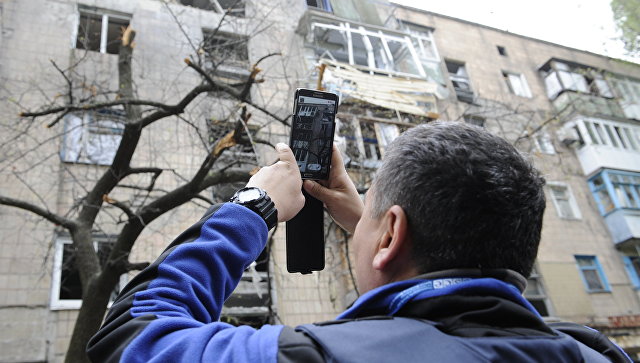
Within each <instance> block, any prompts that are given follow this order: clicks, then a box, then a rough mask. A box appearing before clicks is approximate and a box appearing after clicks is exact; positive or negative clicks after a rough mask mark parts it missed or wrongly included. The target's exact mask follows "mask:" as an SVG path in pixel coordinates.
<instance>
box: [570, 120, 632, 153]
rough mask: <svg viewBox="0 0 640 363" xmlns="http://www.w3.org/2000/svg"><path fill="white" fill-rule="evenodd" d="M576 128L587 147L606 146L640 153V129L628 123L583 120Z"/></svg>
mask: <svg viewBox="0 0 640 363" xmlns="http://www.w3.org/2000/svg"><path fill="white" fill-rule="evenodd" d="M576 126H577V128H578V131H579V132H580V134H581V136H582V139H583V140H584V142H585V144H587V145H599V146H606V147H611V148H616V149H621V150H625V151H635V152H638V153H640V127H639V126H636V125H631V124H628V123H622V122H615V121H608V120H601V119H591V118H583V119H580V120H577V121H576Z"/></svg>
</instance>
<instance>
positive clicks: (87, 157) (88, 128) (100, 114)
mask: <svg viewBox="0 0 640 363" xmlns="http://www.w3.org/2000/svg"><path fill="white" fill-rule="evenodd" d="M124 125H125V117H124V113H123V112H121V111H116V110H111V109H103V110H100V111H96V112H86V113H84V114H83V115H75V114H69V115H67V116H66V117H65V127H64V138H63V142H62V148H61V150H60V158H61V159H62V161H64V162H68V163H81V164H97V165H110V164H111V162H112V161H113V158H114V156H115V155H116V151H117V150H118V147H119V146H120V140H121V139H122V133H123V132H124Z"/></svg>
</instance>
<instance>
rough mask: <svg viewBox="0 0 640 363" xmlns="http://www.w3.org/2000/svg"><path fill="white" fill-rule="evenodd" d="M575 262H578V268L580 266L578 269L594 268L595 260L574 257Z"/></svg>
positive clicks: (587, 257)
mask: <svg viewBox="0 0 640 363" xmlns="http://www.w3.org/2000/svg"><path fill="white" fill-rule="evenodd" d="M576 261H578V266H580V267H595V266H596V260H595V258H593V257H589V256H578V257H576Z"/></svg>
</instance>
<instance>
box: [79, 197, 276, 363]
mask: <svg viewBox="0 0 640 363" xmlns="http://www.w3.org/2000/svg"><path fill="white" fill-rule="evenodd" d="M267 232H268V231H267V226H266V224H265V223H264V221H263V220H262V218H260V217H259V216H258V215H257V214H256V213H254V212H252V211H250V210H249V209H247V208H245V207H243V206H240V205H236V204H233V203H226V204H220V205H216V206H213V207H212V208H211V209H209V211H207V213H206V214H205V216H204V217H203V218H202V219H201V220H200V221H199V222H198V223H196V224H194V225H193V226H191V227H190V228H189V229H187V230H186V231H185V232H184V233H182V234H181V235H180V236H178V238H177V239H176V240H175V241H174V242H173V243H171V245H169V247H168V248H167V249H166V250H165V251H164V252H163V253H162V255H161V256H160V257H159V258H158V259H157V260H156V261H155V262H154V263H153V264H152V265H150V266H149V267H147V268H146V269H145V270H143V271H142V272H141V273H140V274H138V275H137V276H136V277H135V278H134V279H132V281H131V282H130V283H129V284H128V285H127V286H126V287H125V289H124V290H123V291H122V292H121V293H120V295H119V296H118V299H117V300H116V301H115V302H114V304H113V306H112V307H111V309H110V311H109V313H108V315H107V317H106V319H105V322H104V324H103V326H102V328H101V329H100V330H99V331H98V333H97V334H96V335H95V336H94V337H93V338H92V339H91V340H90V342H89V345H88V349H87V353H88V354H89V357H90V358H91V360H92V361H94V362H118V361H122V362H167V361H171V362H190V363H193V362H200V361H207V362H229V361H234V362H275V361H276V357H277V348H278V336H279V334H280V331H281V329H282V327H281V326H270V325H267V326H264V327H262V328H261V329H259V330H255V329H253V328H251V327H247V326H242V327H233V326H231V325H229V324H226V323H221V322H219V321H218V319H219V317H220V311H221V309H222V305H223V303H224V301H225V300H226V299H227V298H228V297H229V295H230V294H231V293H232V292H233V290H234V289H235V288H236V286H237V285H238V282H239V281H240V278H241V277H242V273H243V271H244V270H245V268H246V267H247V266H248V265H249V264H250V263H251V262H253V261H254V260H255V259H256V258H257V257H258V255H259V254H260V252H261V251H262V249H263V248H264V246H265V244H266V240H267Z"/></svg>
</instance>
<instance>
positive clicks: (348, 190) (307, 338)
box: [88, 122, 628, 362]
mask: <svg viewBox="0 0 640 363" xmlns="http://www.w3.org/2000/svg"><path fill="white" fill-rule="evenodd" d="M277 151H278V154H279V158H280V161H279V162H278V163H276V164H274V165H272V166H270V167H266V168H262V169H261V170H260V171H259V172H258V173H257V174H256V175H254V176H253V177H252V178H251V180H250V181H249V183H248V184H247V187H249V189H246V188H245V189H242V190H240V191H239V192H238V193H236V197H234V199H232V201H233V202H230V203H225V204H221V205H216V206H213V207H212V208H211V209H210V210H209V211H208V212H207V214H206V215H205V216H204V218H203V219H202V220H200V221H199V222H198V223H196V224H195V225H194V226H192V227H191V228H189V229H188V230H187V231H185V232H184V233H183V234H181V235H180V236H179V237H178V238H177V239H176V240H175V241H174V242H173V243H172V244H171V245H170V246H169V247H168V249H167V250H166V251H165V252H164V253H163V254H162V255H161V256H160V258H159V259H158V260H157V261H156V262H155V263H154V264H153V265H151V266H150V267H149V268H147V269H145V270H144V271H143V272H141V273H140V274H139V275H138V276H136V277H135V278H134V279H133V280H132V281H131V283H129V285H128V286H127V287H126V288H125V289H124V290H123V291H122V293H121V294H120V296H119V298H118V300H117V301H116V302H115V303H114V304H113V307H112V308H111V310H110V312H109V314H108V316H107V318H106V321H105V323H104V326H103V327H102V329H101V330H100V331H99V332H98V333H97V334H96V336H95V337H94V338H93V339H92V340H91V342H90V343H89V348H88V353H89V356H90V357H91V358H92V359H93V360H94V361H126V362H129V361H139V362H148V361H157V362H165V361H166V362H168V361H189V362H198V361H205V362H275V361H278V362H289V361H298V362H322V361H338V362H343V361H350V362H388V361H394V362H396V361H398V362H413V361H434V362H441V361H538V362H543V361H544V362H547V361H570V362H579V361H588V362H599V361H603V362H606V361H609V360H612V361H628V357H626V355H625V354H624V352H622V351H621V350H620V349H619V348H618V347H617V346H615V345H614V344H613V343H611V342H610V341H608V340H607V339H606V338H604V337H603V336H602V334H600V333H598V332H596V331H593V330H590V329H588V328H584V327H580V326H577V325H563V326H559V327H558V328H561V329H560V330H562V331H564V332H560V331H559V330H558V329H552V328H550V327H549V326H548V325H546V324H545V323H544V322H543V321H542V319H541V318H540V316H539V315H538V314H537V312H536V311H535V309H534V308H533V307H532V306H531V305H530V304H529V303H528V302H527V301H526V300H525V299H524V298H523V297H522V295H521V294H522V291H523V290H524V288H525V284H526V279H525V277H524V276H528V275H529V274H530V272H531V269H532V266H533V263H534V260H535V256H536V253H537V248H538V243H539V241H540V229H541V226H542V215H543V212H544V208H545V199H544V193H543V189H542V187H543V185H544V180H543V179H542V178H541V177H540V175H539V173H538V172H537V171H536V170H535V169H534V168H533V167H532V166H531V165H530V164H529V163H528V162H527V161H526V160H525V159H524V158H523V157H522V156H521V155H520V154H519V153H518V152H517V151H516V150H515V149H514V148H513V147H512V146H511V145H509V144H508V143H507V142H506V141H504V140H502V139H500V138H498V137H496V136H493V135H491V134H489V133H487V132H485V131H484V130H482V129H480V128H477V127H474V126H469V125H466V124H462V123H453V122H434V123H430V124H427V125H422V126H418V127H415V128H413V129H411V130H409V131H407V132H406V133H404V134H403V135H401V136H400V137H398V138H397V139H396V140H395V141H394V142H393V144H392V145H391V146H390V147H389V148H388V149H387V151H386V153H385V160H384V162H383V164H382V166H381V167H380V169H379V170H378V173H377V176H376V179H375V181H374V183H373V185H372V187H371V188H370V189H369V192H368V193H367V196H366V200H365V203H364V205H363V203H362V202H361V200H360V198H359V196H358V194H357V192H356V189H355V187H354V185H353V183H352V182H351V180H350V179H349V177H348V175H347V173H346V171H345V169H344V166H343V163H342V159H341V157H340V153H339V152H338V151H337V150H336V149H335V148H334V153H333V160H332V169H331V173H330V178H329V180H328V181H327V182H326V183H324V184H322V185H321V184H319V183H316V182H312V181H305V182H304V188H305V189H306V190H307V191H308V192H309V193H310V194H311V195H313V196H315V197H317V198H318V199H320V200H322V201H323V202H324V203H325V206H326V207H327V209H328V211H329V213H330V214H331V216H332V217H333V218H334V219H335V220H336V222H337V223H339V224H340V225H341V226H342V227H343V228H345V229H346V230H348V231H349V232H352V233H353V242H352V243H353V251H354V255H355V265H356V280H357V285H358V289H359V290H360V291H361V292H362V293H364V294H363V295H362V296H360V298H359V299H358V300H356V302H355V303H354V304H353V305H352V306H351V307H350V308H349V309H347V310H346V311H345V312H344V313H342V314H341V315H340V316H339V317H338V320H336V321H331V322H326V323H319V324H310V325H304V326H300V327H297V328H295V329H293V328H290V327H283V326H264V327H262V328H261V329H259V330H255V329H253V328H250V327H247V326H241V327H233V326H231V325H229V324H225V323H221V322H218V318H219V316H220V311H221V308H222V304H223V302H224V300H225V299H226V298H227V297H228V296H229V295H230V294H231V292H232V291H233V289H234V288H235V287H236V285H237V283H238V281H239V280H240V277H241V276H242V272H243V271H244V269H245V268H246V267H247V266H248V265H249V264H250V263H251V262H252V261H253V260H255V259H256V258H257V256H258V254H259V253H260V251H261V250H262V249H263V248H264V246H265V244H266V240H267V232H268V228H269V227H272V225H273V224H275V212H274V208H273V207H275V210H277V221H279V222H283V221H286V220H289V219H291V218H292V217H293V216H295V215H296V214H297V212H298V211H299V210H300V209H301V208H302V206H303V204H304V197H303V195H302V193H301V187H302V186H303V183H302V180H301V179H300V175H299V172H298V169H297V166H296V161H295V159H294V157H293V155H292V153H291V150H290V149H289V148H288V147H287V146H286V145H284V144H279V145H278V146H277ZM253 188H258V189H253ZM265 192H266V195H265ZM267 196H268V197H269V198H270V200H269V198H267ZM271 201H272V202H273V204H272V203H271ZM587 345H588V346H587Z"/></svg>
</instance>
